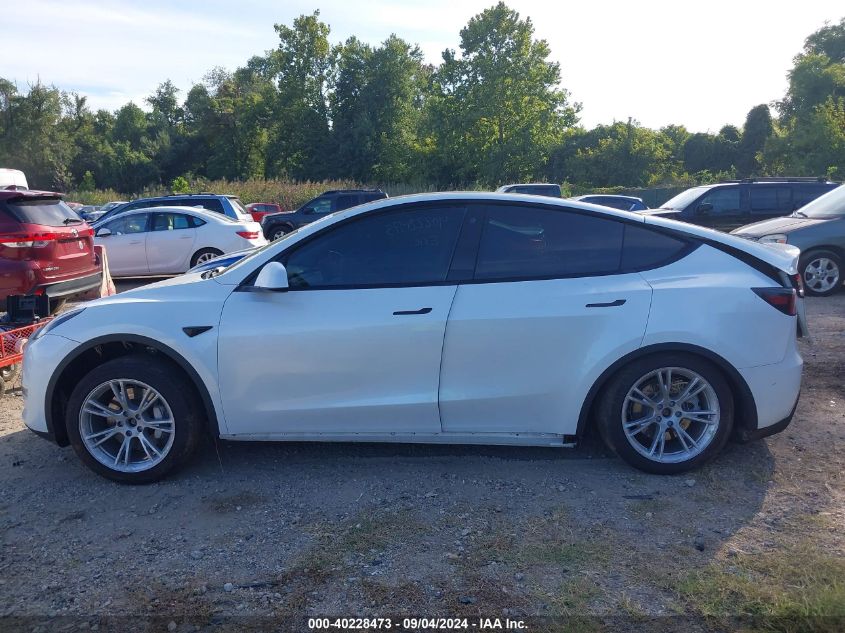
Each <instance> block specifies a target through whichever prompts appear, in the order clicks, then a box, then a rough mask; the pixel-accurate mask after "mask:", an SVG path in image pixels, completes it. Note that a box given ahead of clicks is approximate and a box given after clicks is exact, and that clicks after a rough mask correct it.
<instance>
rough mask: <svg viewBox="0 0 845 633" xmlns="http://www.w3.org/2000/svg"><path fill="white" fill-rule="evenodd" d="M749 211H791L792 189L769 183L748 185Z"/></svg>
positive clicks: (770, 212)
mask: <svg viewBox="0 0 845 633" xmlns="http://www.w3.org/2000/svg"><path fill="white" fill-rule="evenodd" d="M749 196H750V200H751V213H757V214H773V213H789V212H790V211H792V189H791V188H789V187H774V186H769V185H759V186H758V185H752V186H751V187H750V193H749Z"/></svg>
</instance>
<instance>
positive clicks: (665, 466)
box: [599, 354, 733, 474]
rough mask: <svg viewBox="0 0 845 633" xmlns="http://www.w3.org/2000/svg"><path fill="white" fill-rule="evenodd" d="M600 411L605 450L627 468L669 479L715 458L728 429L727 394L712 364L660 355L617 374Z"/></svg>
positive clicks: (683, 356) (730, 418)
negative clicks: (668, 476)
mask: <svg viewBox="0 0 845 633" xmlns="http://www.w3.org/2000/svg"><path fill="white" fill-rule="evenodd" d="M604 396H605V397H604V398H603V400H602V402H601V405H600V406H599V415H600V420H599V424H600V428H601V430H602V436H603V437H604V439H605V441H606V442H607V444H608V446H609V447H610V448H611V449H612V450H613V451H615V452H616V453H617V454H618V455H619V456H620V457H622V458H623V459H624V460H625V461H627V462H628V463H629V464H631V465H632V466H634V467H636V468H639V469H640V470H645V471H647V472H651V473H658V474H672V473H679V472H684V471H686V470H690V469H693V468H696V467H698V466H700V465H702V464H704V463H705V462H707V461H709V460H710V459H712V458H713V457H715V456H716V455H717V454H718V453H719V451H720V450H721V449H722V447H723V446H724V444H725V442H726V441H727V439H728V436H729V434H730V430H731V428H732V426H733V399H732V396H731V390H730V387H729V386H728V384H727V382H726V381H725V379H724V378H723V377H722V375H721V373H720V372H719V371H718V369H716V368H715V367H714V366H713V365H712V364H711V363H709V362H707V361H705V360H703V359H700V358H698V357H695V356H691V355H686V354H677V355H676V354H659V355H655V356H652V357H648V358H645V359H642V360H639V361H634V362H633V363H631V365H629V366H628V367H626V368H625V369H623V370H622V371H620V372H619V373H618V374H617V375H616V376H615V377H614V378H613V379H612V380H611V384H610V385H609V386H608V388H607V390H606V391H605V394H604Z"/></svg>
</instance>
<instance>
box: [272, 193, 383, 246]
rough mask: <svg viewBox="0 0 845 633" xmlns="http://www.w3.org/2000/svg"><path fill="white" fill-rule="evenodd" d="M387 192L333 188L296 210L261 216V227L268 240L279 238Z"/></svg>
mask: <svg viewBox="0 0 845 633" xmlns="http://www.w3.org/2000/svg"><path fill="white" fill-rule="evenodd" d="M386 197H387V194H386V193H384V192H383V191H382V190H381V189H332V190H330V191H325V192H323V193H321V194H320V195H319V196H317V197H316V198H314V199H313V200H309V201H308V202H306V203H305V204H303V205H302V206H301V207H299V208H298V209H297V210H296V211H288V212H282V213H271V214H269V215H265V216H264V217H263V218H261V228H262V229H263V230H264V237H266V238H267V239H268V240H277V239H279V238H280V237H282V236H283V235H286V234H287V233H290V232H291V231H294V230H296V229H298V228H299V227H301V226H305V225H306V224H311V223H312V222H313V221H314V220H319V219H320V218H322V217H324V216H326V215H328V214H329V213H334V212H335V211H343V210H344V209H349V208H350V207H356V206H358V205H359V204H364V203H365V202H372V201H373V200H381V199H382V198H386Z"/></svg>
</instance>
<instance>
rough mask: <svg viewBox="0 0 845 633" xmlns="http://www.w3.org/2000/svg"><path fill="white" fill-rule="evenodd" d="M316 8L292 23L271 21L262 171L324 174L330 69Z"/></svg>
mask: <svg viewBox="0 0 845 633" xmlns="http://www.w3.org/2000/svg"><path fill="white" fill-rule="evenodd" d="M319 17H320V12H319V11H315V12H314V13H313V14H311V15H301V16H299V17H298V18H296V19H295V20H294V21H293V27H292V28H291V27H288V26H285V25H284V24H276V25H275V27H274V28H275V29H276V32H277V33H278V35H279V47H278V48H277V49H276V50H275V51H273V52H272V53H271V55H270V57H269V60H268V66H267V67H268V70H269V72H270V73H271V76H273V77H274V78H275V80H276V81H277V83H278V96H277V99H276V102H275V104H273V118H274V120H275V125H274V127H273V129H272V130H270V141H269V148H268V160H267V175H268V176H276V175H288V176H291V177H293V178H299V179H302V178H312V179H321V178H324V177H326V176H327V175H328V167H329V162H330V161H329V160H328V154H329V149H330V138H329V137H330V131H329V125H330V122H329V112H328V96H327V90H328V87H329V82H330V79H331V76H332V73H333V70H334V65H335V64H334V55H333V52H332V49H331V46H330V45H329V41H328V37H329V33H330V29H329V26H328V25H327V24H326V23H324V22H321V21H320V19H319Z"/></svg>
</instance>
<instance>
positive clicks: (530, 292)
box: [23, 193, 805, 483]
mask: <svg viewBox="0 0 845 633" xmlns="http://www.w3.org/2000/svg"><path fill="white" fill-rule="evenodd" d="M203 217H205V216H203ZM170 232H171V233H177V232H178V231H170ZM798 255H799V251H798V249H797V248H794V247H792V246H787V245H780V244H774V245H766V244H758V243H756V242H752V241H749V240H744V239H741V238H738V237H736V236H733V235H726V234H724V233H718V232H716V231H713V230H709V229H705V228H701V227H697V226H694V225H691V224H684V223H681V222H675V221H672V220H667V219H663V218H657V217H644V216H642V215H638V214H636V213H630V212H627V211H617V210H615V209H610V208H607V207H599V206H596V205H589V204H583V203H580V202H575V201H572V200H556V199H553V198H542V197H539V196H530V195H524V196H523V195H513V194H484V193H448V194H426V195H420V196H406V197H401V198H391V199H389V200H381V201H378V202H374V203H371V204H365V205H362V206H358V207H353V208H351V209H347V210H346V211H341V212H339V213H335V214H332V215H329V216H326V217H324V218H321V219H319V220H317V221H316V222H314V223H312V224H309V225H307V226H305V227H303V228H301V229H299V230H298V231H296V232H294V233H290V234H289V235H287V236H286V237H284V238H282V239H280V240H277V241H275V242H272V243H271V244H269V245H267V246H266V247H264V248H259V249H256V250H255V252H254V253H253V254H251V255H249V256H247V257H245V258H243V259H241V260H240V261H238V262H237V263H234V264H232V265H230V266H228V267H223V266H220V267H216V268H213V269H211V270H206V271H203V272H193V273H189V274H187V275H182V276H180V277H176V278H174V279H168V280H166V281H163V282H159V283H157V284H153V285H151V286H147V287H144V288H139V289H135V290H132V291H129V292H126V293H122V294H120V295H118V296H116V297H108V298H105V299H100V300H98V301H95V302H92V303H90V304H87V305H85V306H83V307H81V308H78V309H76V310H73V311H70V312H66V313H64V314H62V315H61V316H59V317H57V318H56V319H54V320H53V321H52V322H50V323H48V324H47V325H46V326H45V327H44V328H42V329H40V330H39V331H38V332H37V333H36V335H35V336H33V337H32V338H31V339H30V342H29V344H28V345H27V347H26V358H25V362H24V363H23V368H24V375H23V386H24V394H25V406H24V414H23V418H24V422H25V423H26V424H27V426H28V427H29V428H31V429H32V430H33V431H35V432H36V433H39V434H40V435H42V436H44V437H47V438H50V439H52V440H53V441H55V442H57V443H58V444H59V445H61V446H65V445H68V444H71V445H72V446H73V448H74V449H75V450H76V452H77V454H78V455H79V457H80V458H81V459H82V461H83V462H84V463H85V464H86V465H87V466H89V467H90V468H91V469H93V470H94V471H96V472H98V473H100V474H101V475H103V476H105V477H109V478H111V479H114V480H117V481H121V482H127V483H145V482H150V481H155V480H157V479H160V478H161V477H163V476H164V475H165V474H167V473H168V472H171V471H172V470H173V469H175V468H176V467H178V466H180V465H182V464H183V463H185V461H186V460H187V459H188V457H189V455H190V453H191V452H192V450H193V449H194V447H196V446H197V445H198V444H199V438H200V436H201V434H203V433H211V434H213V435H215V436H216V437H220V438H222V439H229V440H288V441H303V440H312V441H365V442H372V441H385V442H433V443H456V444H461V443H462V444H470V443H471V444H479V443H488V444H513V445H519V444H521V445H538V446H540V445H542V446H561V447H563V446H572V445H574V444H575V443H576V442H577V441H578V439H579V437H581V436H582V435H583V433H584V432H585V431H586V429H588V428H589V427H590V426H593V427H595V428H596V429H597V430H598V431H599V433H600V434H601V436H602V437H603V438H604V439H605V441H606V442H607V444H608V445H609V446H610V447H611V449H612V450H613V451H614V452H615V453H617V454H618V455H619V456H620V457H622V458H623V459H625V460H626V461H627V462H629V463H630V464H632V465H633V466H635V467H637V468H640V469H642V470H645V471H648V472H653V473H665V474H670V473H678V472H682V471H684V470H688V469H690V468H695V467H698V466H701V465H702V464H704V463H705V462H707V461H708V460H710V459H712V458H713V457H715V456H716V455H717V454H718V453H719V452H720V450H721V449H722V447H723V446H724V445H725V443H726V442H727V441H728V440H729V438H731V437H734V438H738V439H742V440H749V439H753V438H759V437H763V436H766V435H771V434H772V433H777V432H778V431H782V430H783V429H784V428H785V427H786V426H787V425H788V424H789V421H790V419H791V418H792V415H793V413H794V411H795V406H796V403H797V400H798V392H799V388H800V385H801V368H802V360H801V356H800V355H799V353H798V349H797V345H796V336H797V332H796V331H797V329H798V327H799V325H800V326H801V328H802V331H804V327H805V324H804V322H803V318H802V316H801V315H802V314H803V313H802V308H803V301H802V299H801V288H800V283H799V282H800V278H799V277H798V275H797V274H796V265H797V263H798Z"/></svg>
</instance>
